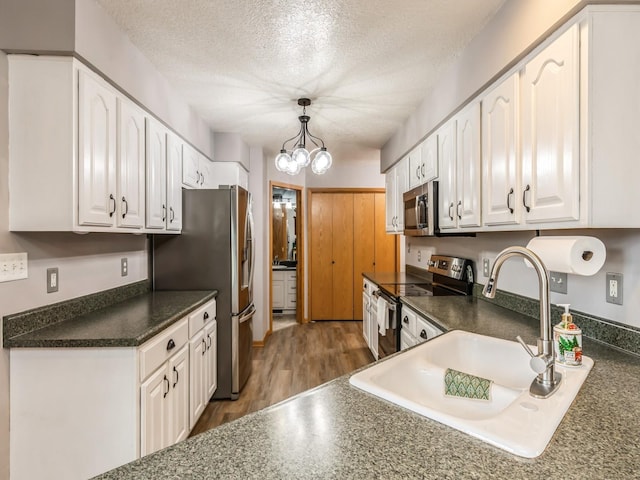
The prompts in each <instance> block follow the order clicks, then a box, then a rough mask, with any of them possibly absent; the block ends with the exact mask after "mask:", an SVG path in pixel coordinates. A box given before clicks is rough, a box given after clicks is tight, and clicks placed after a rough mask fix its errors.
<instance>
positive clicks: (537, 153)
mask: <svg viewBox="0 0 640 480" xmlns="http://www.w3.org/2000/svg"><path fill="white" fill-rule="evenodd" d="M579 46H580V42H579V27H578V25H577V24H576V25H573V26H572V27H571V28H569V29H568V30H567V31H566V32H564V33H563V34H562V35H561V36H560V37H558V38H557V39H556V40H555V41H553V42H552V43H551V44H550V45H548V46H547V47H546V48H544V50H542V51H541V52H540V53H538V54H537V55H536V56H535V57H533V58H532V59H531V60H530V61H528V62H527V63H526V64H525V66H524V68H523V70H522V77H521V80H522V81H521V94H522V102H521V128H522V192H521V194H522V202H523V207H524V220H525V221H526V222H527V223H539V222H553V221H568V220H578V219H579V214H580V211H579V202H580V188H579V186H580V182H579V180H580V149H579V139H580V137H579V132H580V96H579V94H580V69H579Z"/></svg>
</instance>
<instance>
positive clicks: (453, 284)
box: [371, 255, 474, 358]
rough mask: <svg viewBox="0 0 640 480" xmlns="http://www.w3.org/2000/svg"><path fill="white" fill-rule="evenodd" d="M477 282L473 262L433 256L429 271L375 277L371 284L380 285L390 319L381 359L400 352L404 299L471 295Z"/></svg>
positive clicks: (380, 345) (380, 338)
mask: <svg viewBox="0 0 640 480" xmlns="http://www.w3.org/2000/svg"><path fill="white" fill-rule="evenodd" d="M473 278H474V275H473V262H472V261H471V260H468V259H465V258H459V257H451V256H447V255H432V256H431V258H430V259H429V263H428V267H427V270H426V271H425V270H423V269H420V268H417V267H411V266H407V272H406V273H405V274H377V275H374V276H373V277H372V278H371V280H372V281H374V282H376V283H377V285H378V290H377V291H376V292H374V296H376V297H381V298H383V299H384V300H385V302H386V311H387V312H388V315H389V318H388V322H387V325H388V328H386V329H384V330H385V333H384V334H383V333H382V332H381V331H379V332H378V356H379V357H380V358H383V357H386V356H387V355H391V354H392V353H395V352H397V351H399V350H400V331H401V329H402V322H401V321H400V319H401V318H402V312H401V310H402V304H401V303H400V297H421V296H443V295H471V293H472V290H473ZM381 330H382V329H381Z"/></svg>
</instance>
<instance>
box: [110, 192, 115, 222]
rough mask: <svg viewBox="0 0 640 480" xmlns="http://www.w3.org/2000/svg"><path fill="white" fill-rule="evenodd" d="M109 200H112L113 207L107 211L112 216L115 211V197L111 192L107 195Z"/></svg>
mask: <svg viewBox="0 0 640 480" xmlns="http://www.w3.org/2000/svg"><path fill="white" fill-rule="evenodd" d="M109 201H110V202H113V209H112V210H111V211H110V212H109V216H110V217H113V214H114V213H116V199H115V198H113V194H110V195H109Z"/></svg>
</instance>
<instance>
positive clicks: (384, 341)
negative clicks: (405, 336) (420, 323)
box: [375, 290, 401, 358]
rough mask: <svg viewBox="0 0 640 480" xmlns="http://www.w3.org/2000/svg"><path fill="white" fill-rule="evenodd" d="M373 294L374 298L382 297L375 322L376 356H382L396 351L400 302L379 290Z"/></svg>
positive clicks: (398, 335)
mask: <svg viewBox="0 0 640 480" xmlns="http://www.w3.org/2000/svg"><path fill="white" fill-rule="evenodd" d="M375 296H376V299H377V298H381V299H383V303H382V302H379V303H378V305H377V307H378V308H377V312H376V318H375V322H376V324H377V328H378V358H384V357H387V356H389V355H391V354H393V353H396V352H397V351H398V342H399V338H400V334H399V325H398V322H397V319H398V313H399V312H400V305H401V304H400V302H396V301H395V300H394V299H393V298H392V297H390V296H388V295H387V294H385V293H384V292H382V291H380V290H378V291H377V292H376V295H375ZM383 305H384V308H382V309H381V306H383ZM383 332H384V333H383Z"/></svg>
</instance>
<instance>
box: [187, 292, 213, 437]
mask: <svg viewBox="0 0 640 480" xmlns="http://www.w3.org/2000/svg"><path fill="white" fill-rule="evenodd" d="M217 332H218V330H217V323H216V303H215V300H213V301H211V302H209V303H207V304H206V305H204V306H203V307H201V308H199V309H198V310H196V311H195V312H194V313H192V314H191V315H190V316H189V337H190V338H189V361H190V367H191V368H190V382H189V383H190V394H189V429H192V428H193V427H194V426H195V424H196V422H197V421H198V419H199V418H200V415H202V413H203V412H204V409H205V408H206V406H207V402H208V401H209V399H210V398H211V397H212V395H213V394H214V393H215V391H216V388H217V386H218V381H217V379H218V370H217V351H218V334H217Z"/></svg>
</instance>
